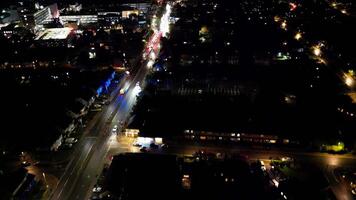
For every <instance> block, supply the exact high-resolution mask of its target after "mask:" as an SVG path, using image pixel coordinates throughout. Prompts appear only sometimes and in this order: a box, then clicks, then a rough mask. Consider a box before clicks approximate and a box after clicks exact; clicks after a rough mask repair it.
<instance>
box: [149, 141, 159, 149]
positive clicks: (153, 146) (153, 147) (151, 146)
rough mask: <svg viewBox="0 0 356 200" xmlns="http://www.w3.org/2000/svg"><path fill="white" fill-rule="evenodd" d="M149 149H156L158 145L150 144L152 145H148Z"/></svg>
mask: <svg viewBox="0 0 356 200" xmlns="http://www.w3.org/2000/svg"><path fill="white" fill-rule="evenodd" d="M150 148H151V149H158V145H157V144H155V143H153V142H152V143H151V144H150Z"/></svg>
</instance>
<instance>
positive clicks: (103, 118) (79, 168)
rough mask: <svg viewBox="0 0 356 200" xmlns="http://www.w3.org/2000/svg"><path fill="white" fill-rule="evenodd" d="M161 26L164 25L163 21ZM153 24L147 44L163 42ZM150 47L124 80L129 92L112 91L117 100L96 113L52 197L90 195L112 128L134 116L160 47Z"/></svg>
mask: <svg viewBox="0 0 356 200" xmlns="http://www.w3.org/2000/svg"><path fill="white" fill-rule="evenodd" d="M169 9H170V7H169ZM167 13H168V14H167ZM169 14H170V11H169V12H166V13H165V14H164V16H162V18H163V17H164V18H165V19H164V20H162V19H161V21H162V22H164V23H167V21H168V17H169ZM160 27H162V25H161V24H160ZM152 28H153V29H154V33H153V36H152V37H151V39H150V40H152V39H154V41H148V42H147V44H148V45H150V46H151V45H153V46H160V45H159V44H160V42H161V40H160V38H161V35H162V33H161V31H160V30H159V27H152ZM164 33H165V34H166V33H167V31H166V30H164ZM148 48H149V49H150V52H149V53H150V56H149V57H148V58H147V57H146V58H145V57H144V56H143V57H144V59H143V61H142V62H141V66H140V67H139V69H138V71H137V73H135V75H132V76H133V77H131V80H126V82H125V83H121V84H128V90H127V92H126V93H125V94H124V95H122V96H121V95H119V88H120V87H118V88H116V90H115V91H114V92H113V93H112V94H113V100H112V102H111V103H110V105H108V107H107V108H105V109H103V110H102V111H101V113H100V114H98V115H97V116H95V117H94V119H93V120H92V121H91V122H90V123H89V124H88V126H87V127H86V129H85V130H84V133H83V138H82V139H81V140H80V142H79V144H78V145H77V148H76V149H75V151H74V153H73V158H72V159H71V161H70V162H69V164H68V165H67V167H66V169H65V171H64V173H63V175H62V177H61V178H60V180H59V183H58V185H57V187H56V189H55V190H54V192H53V193H52V194H51V198H50V199H53V200H57V199H61V200H62V199H63V200H65V199H68V200H73V199H88V198H89V196H90V194H91V189H92V187H93V186H94V184H95V182H96V181H97V178H98V176H99V175H100V173H101V171H102V169H103V167H104V163H105V161H106V160H105V159H106V158H107V154H108V151H109V149H110V145H111V143H112V142H113V140H114V139H113V138H115V135H116V134H114V135H113V134H112V131H111V130H112V128H113V127H114V126H115V125H118V132H120V130H121V128H122V127H120V122H125V121H126V120H127V119H128V117H129V116H130V113H131V110H132V107H133V106H134V105H135V103H136V100H137V95H138V94H139V92H140V91H141V86H142V83H144V81H145V77H146V75H147V74H148V72H149V69H150V68H151V67H152V65H153V63H154V61H155V59H156V57H157V55H158V54H159V51H160V49H159V48H155V49H152V48H151V47H148ZM146 51H147V47H145V49H144V50H143V54H144V53H145V52H146ZM121 86H122V85H121ZM119 153H120V152H119Z"/></svg>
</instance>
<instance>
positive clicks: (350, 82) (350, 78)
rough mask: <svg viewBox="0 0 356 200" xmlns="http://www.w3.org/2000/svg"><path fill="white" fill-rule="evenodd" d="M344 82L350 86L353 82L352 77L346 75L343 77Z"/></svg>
mask: <svg viewBox="0 0 356 200" xmlns="http://www.w3.org/2000/svg"><path fill="white" fill-rule="evenodd" d="M345 84H346V85H347V86H349V87H351V86H352V85H353V84H354V80H353V78H352V77H350V76H347V77H346V78H345Z"/></svg>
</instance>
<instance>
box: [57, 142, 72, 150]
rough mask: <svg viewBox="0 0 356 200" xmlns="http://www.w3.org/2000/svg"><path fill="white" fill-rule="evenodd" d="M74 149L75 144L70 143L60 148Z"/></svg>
mask: <svg viewBox="0 0 356 200" xmlns="http://www.w3.org/2000/svg"><path fill="white" fill-rule="evenodd" d="M72 147H73V144H70V143H64V144H62V145H61V146H60V148H61V149H71V148H72Z"/></svg>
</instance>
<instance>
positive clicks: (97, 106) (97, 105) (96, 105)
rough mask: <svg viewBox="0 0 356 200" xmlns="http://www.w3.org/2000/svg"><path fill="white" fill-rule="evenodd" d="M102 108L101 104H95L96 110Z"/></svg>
mask: <svg viewBox="0 0 356 200" xmlns="http://www.w3.org/2000/svg"><path fill="white" fill-rule="evenodd" d="M101 107H102V106H101V105H100V104H98V103H97V104H94V108H101Z"/></svg>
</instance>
